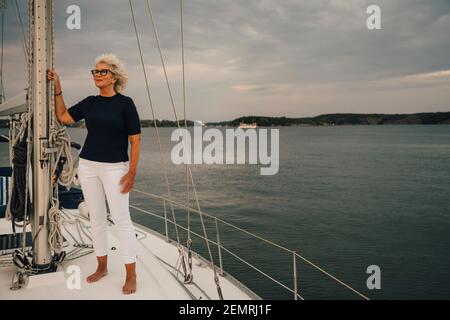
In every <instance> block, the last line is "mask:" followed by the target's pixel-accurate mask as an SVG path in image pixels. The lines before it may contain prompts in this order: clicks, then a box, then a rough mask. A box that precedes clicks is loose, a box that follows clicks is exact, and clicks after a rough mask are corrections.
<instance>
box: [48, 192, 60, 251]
mask: <svg viewBox="0 0 450 320" xmlns="http://www.w3.org/2000/svg"><path fill="white" fill-rule="evenodd" d="M60 220H61V215H60V212H59V200H58V199H57V198H56V197H52V206H51V207H50V209H49V210H48V222H49V229H50V230H49V234H48V244H49V246H50V249H51V250H52V251H54V252H56V253H60V252H61V251H62V246H63V236H62V234H61V224H60Z"/></svg>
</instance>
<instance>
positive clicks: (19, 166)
mask: <svg viewBox="0 0 450 320" xmlns="http://www.w3.org/2000/svg"><path fill="white" fill-rule="evenodd" d="M27 133H28V130H26V132H25V136H24V137H23V139H22V140H19V141H17V142H16V144H14V146H13V155H14V156H13V178H12V181H13V182H12V193H11V200H10V201H11V204H10V207H9V208H10V213H11V216H12V218H13V221H14V222H16V221H18V222H21V221H24V220H25V219H26V214H27V213H29V212H28V210H26V209H25V208H26V204H27V201H26V194H27V191H26V190H28V189H27V178H26V177H27V174H26V171H27V168H26V166H27V160H28V159H27V142H26V140H25V139H26V138H27V136H28V134H27ZM26 211H27V213H26Z"/></svg>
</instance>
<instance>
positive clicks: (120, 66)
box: [95, 53, 128, 92]
mask: <svg viewBox="0 0 450 320" xmlns="http://www.w3.org/2000/svg"><path fill="white" fill-rule="evenodd" d="M99 63H106V64H107V65H109V66H110V67H111V69H112V71H113V72H114V73H115V76H114V77H115V78H116V79H117V81H116V82H115V83H114V90H115V91H116V92H122V91H123V90H125V86H126V85H127V83H128V71H127V69H126V68H125V64H124V63H123V62H122V61H120V60H119V58H117V57H116V55H114V54H112V53H104V54H102V55H100V56H98V57H97V58H96V59H95V64H96V65H97V64H99Z"/></svg>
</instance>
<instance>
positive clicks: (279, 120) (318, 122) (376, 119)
mask: <svg viewBox="0 0 450 320" xmlns="http://www.w3.org/2000/svg"><path fill="white" fill-rule="evenodd" d="M179 123H180V126H181V127H184V120H180V121H179ZM241 123H247V124H250V123H256V125H257V126H258V127H291V126H305V127H307V126H342V125H396V124H397V125H411V124H415V125H418V124H428V125H432V124H450V112H426V113H413V114H376V113H373V114H362V113H334V114H324V115H319V116H316V117H303V118H288V117H264V116H245V117H240V118H237V119H234V120H229V121H219V122H207V123H205V124H206V125H207V126H208V127H238V126H239V124H241ZM156 125H157V126H158V127H177V124H176V122H175V121H172V120H156ZM193 125H194V122H193V121H192V120H187V126H188V127H192V126H193ZM153 126H154V123H153V120H141V127H143V128H148V127H153ZM7 127H8V120H7V119H0V128H7ZM69 127H75V128H77V127H78V128H84V127H85V124H84V121H80V122H77V123H76V124H74V125H71V126H69Z"/></svg>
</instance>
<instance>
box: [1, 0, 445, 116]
mask: <svg viewBox="0 0 450 320" xmlns="http://www.w3.org/2000/svg"><path fill="white" fill-rule="evenodd" d="M17 1H18V3H19V9H20V11H21V16H22V19H23V20H24V23H25V26H26V25H27V8H26V5H27V2H28V1H26V0H17ZM6 2H7V8H6V11H5V30H4V32H5V39H4V61H3V64H4V67H3V82H4V87H5V93H6V97H7V98H8V97H12V96H14V95H16V94H18V93H20V92H22V91H23V89H24V88H25V87H26V86H27V71H26V67H27V64H26V60H25V57H24V54H23V50H22V47H21V41H20V31H19V30H20V29H19V27H18V23H17V20H18V19H17V15H16V12H15V10H14V9H15V3H14V1H12V0H7V1H6ZM132 3H133V6H134V10H135V13H136V18H137V24H138V29H139V35H140V37H141V41H142V48H143V53H144V63H145V67H146V71H147V75H148V79H149V88H150V96H151V100H152V104H153V107H154V110H155V116H156V118H158V119H174V114H173V110H172V106H171V100H170V96H169V94H168V90H167V87H166V83H165V78H164V73H163V69H162V66H161V61H160V57H159V52H158V49H157V46H156V41H155V37H154V34H153V29H152V24H151V21H150V17H149V13H148V9H147V0H132ZM149 3H150V5H151V7H152V10H153V14H154V18H155V23H156V26H157V30H158V35H159V38H160V41H161V47H162V52H163V55H164V60H165V64H166V68H167V71H168V77H169V83H170V86H171V89H172V93H173V98H174V104H175V108H176V110H177V113H178V117H179V118H180V119H182V118H183V99H182V97H183V96H182V64H181V61H182V60H181V32H180V1H179V0H153V1H149ZM371 4H376V5H378V6H379V7H380V9H381V27H382V28H381V30H369V29H368V28H367V25H366V20H367V18H368V14H367V13H366V9H367V7H368V6H369V5H371ZM70 5H78V6H79V7H80V9H81V29H80V30H69V29H68V28H67V27H66V20H67V19H68V17H69V14H67V13H66V9H67V7H68V6H70ZM54 14H55V41H54V46H55V58H54V61H55V69H56V71H57V72H58V73H59V75H60V77H61V83H62V88H63V92H64V99H65V102H66V105H67V106H68V107H70V106H72V105H73V104H75V103H76V102H78V101H80V100H82V99H83V98H84V97H86V96H88V95H92V94H98V90H97V88H96V87H95V86H94V84H93V82H92V78H91V75H90V73H89V70H90V69H92V68H93V67H94V61H95V58H96V57H97V56H98V55H100V54H102V53H114V54H116V55H117V56H118V57H119V58H120V59H121V60H122V61H123V62H124V63H125V64H126V66H127V68H128V71H129V84H128V86H127V89H126V91H125V92H124V94H125V95H128V96H130V97H131V98H132V99H133V100H134V102H135V104H136V106H137V108H138V111H139V114H140V116H141V118H142V119H151V118H152V115H151V112H150V104H149V97H148V94H147V89H146V85H145V81H144V76H143V72H142V66H141V62H140V57H139V52H138V46H137V42H136V36H135V32H134V27H133V22H132V16H131V11H130V6H129V1H128V0H90V1H88V0H80V1H75V0H57V1H55V9H54ZM449 35H450V0H432V1H423V0H395V1H393V0H371V1H364V0H227V1H223V0H222V1H216V0H184V38H185V64H186V68H185V72H186V112H187V118H188V119H193V120H202V121H223V120H232V119H235V118H237V117H240V116H246V115H261V116H287V117H306V116H315V115H319V114H325V113H348V112H352V113H415V112H434V111H450V90H449V89H450V36H449Z"/></svg>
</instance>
